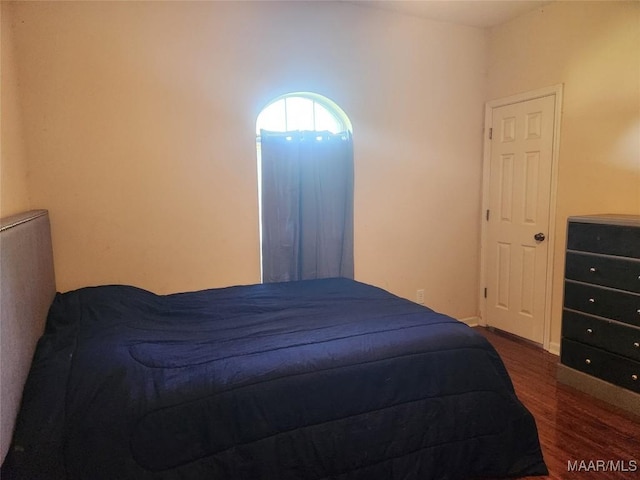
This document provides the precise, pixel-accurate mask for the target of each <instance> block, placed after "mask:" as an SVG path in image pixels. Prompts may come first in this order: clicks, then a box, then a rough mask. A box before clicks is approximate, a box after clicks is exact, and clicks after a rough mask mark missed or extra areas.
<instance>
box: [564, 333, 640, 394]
mask: <svg viewBox="0 0 640 480" xmlns="http://www.w3.org/2000/svg"><path fill="white" fill-rule="evenodd" d="M560 359H561V361H562V363H563V364H564V365H566V366H567V367H571V368H574V369H576V370H580V371H581V372H585V373H588V374H589V375H593V376H594V377H598V378H601V379H603V380H606V381H607V382H611V383H614V384H616V385H619V386H621V387H624V388H627V389H629V390H632V391H634V392H640V362H636V361H634V360H630V359H628V358H624V357H620V356H618V355H615V354H613V353H608V352H605V351H604V350H600V349H598V348H595V347H590V346H588V345H584V344H582V343H578V342H574V341H572V340H568V339H563V340H562V347H561V353H560Z"/></svg>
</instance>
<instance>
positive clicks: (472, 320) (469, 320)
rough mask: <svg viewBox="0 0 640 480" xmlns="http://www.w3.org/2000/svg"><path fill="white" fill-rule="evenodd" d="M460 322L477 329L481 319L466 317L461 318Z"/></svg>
mask: <svg viewBox="0 0 640 480" xmlns="http://www.w3.org/2000/svg"><path fill="white" fill-rule="evenodd" d="M458 320H460V321H461V322H462V323H466V324H467V325H469V326H470V327H477V326H478V325H480V317H466V318H459V319H458Z"/></svg>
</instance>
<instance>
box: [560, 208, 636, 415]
mask: <svg viewBox="0 0 640 480" xmlns="http://www.w3.org/2000/svg"><path fill="white" fill-rule="evenodd" d="M558 379H559V380H560V381H561V382H563V383H567V384H569V385H571V386H573V387H575V388H578V389H580V390H583V391H585V392H587V393H590V394H592V395H594V396H596V397H599V398H601V399H603V400H605V401H609V402H611V403H614V404H616V405H617V406H619V407H622V408H625V409H627V410H630V411H632V412H634V413H636V414H638V415H640V216H634V215H597V216H596V215H593V216H582V217H569V220H568V231H567V252H566V261H565V283H564V308H563V313H562V343H561V353H560V365H559V368H558Z"/></svg>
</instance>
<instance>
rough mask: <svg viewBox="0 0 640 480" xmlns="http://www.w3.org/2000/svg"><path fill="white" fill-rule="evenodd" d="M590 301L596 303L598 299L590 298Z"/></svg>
mask: <svg viewBox="0 0 640 480" xmlns="http://www.w3.org/2000/svg"><path fill="white" fill-rule="evenodd" d="M589 303H596V299H595V298H590V299H589ZM639 313H640V311H639Z"/></svg>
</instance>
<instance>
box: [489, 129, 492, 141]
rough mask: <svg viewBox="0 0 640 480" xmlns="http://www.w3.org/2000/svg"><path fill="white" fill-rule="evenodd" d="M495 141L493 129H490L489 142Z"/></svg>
mask: <svg viewBox="0 0 640 480" xmlns="http://www.w3.org/2000/svg"><path fill="white" fill-rule="evenodd" d="M491 139H493V128H490V129H489V140H491Z"/></svg>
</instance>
